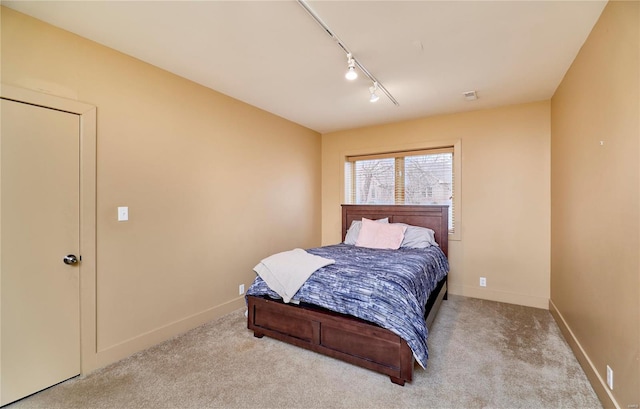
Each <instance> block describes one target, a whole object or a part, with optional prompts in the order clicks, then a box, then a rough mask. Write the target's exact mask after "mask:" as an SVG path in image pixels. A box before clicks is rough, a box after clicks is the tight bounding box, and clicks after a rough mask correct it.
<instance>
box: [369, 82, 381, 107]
mask: <svg viewBox="0 0 640 409" xmlns="http://www.w3.org/2000/svg"><path fill="white" fill-rule="evenodd" d="M377 90H378V83H377V82H374V83H373V85H372V86H371V87H369V92H370V93H371V97H370V98H369V102H376V101H378V100H379V99H380V97H379V96H378V94H376V91H377Z"/></svg>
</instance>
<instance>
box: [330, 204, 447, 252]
mask: <svg viewBox="0 0 640 409" xmlns="http://www.w3.org/2000/svg"><path fill="white" fill-rule="evenodd" d="M363 217H366V218H367V219H372V220H376V219H384V218H385V217H388V218H389V223H406V224H411V225H413V226H420V227H428V228H430V229H431V230H433V231H434V232H435V233H436V234H435V237H436V242H438V245H439V246H440V249H442V251H443V252H444V254H445V255H447V256H448V255H449V206H439V205H410V206H409V205H342V240H344V238H345V236H346V235H347V230H348V229H349V226H351V222H352V221H354V220H362V218H363Z"/></svg>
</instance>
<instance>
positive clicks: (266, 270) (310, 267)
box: [253, 249, 335, 303]
mask: <svg viewBox="0 0 640 409" xmlns="http://www.w3.org/2000/svg"><path fill="white" fill-rule="evenodd" d="M334 263H335V260H331V259H328V258H323V257H320V256H315V255H313V254H309V253H307V252H306V251H304V250H302V249H294V250H289V251H284V252H282V253H277V254H274V255H272V256H269V257H267V258H265V259H263V260H262V261H261V262H260V263H258V265H256V266H255V267H254V268H253V271H255V272H256V273H258V275H259V276H260V278H262V279H263V280H264V281H265V283H267V285H268V286H269V287H270V288H271V289H272V290H273V291H275V292H276V293H278V294H279V295H280V296H281V297H282V300H283V301H284V302H286V303H288V302H289V301H291V298H292V297H293V296H294V295H295V294H296V293H297V292H298V290H299V289H300V287H302V284H304V282H305V281H307V279H308V278H309V277H310V276H311V274H313V272H314V271H316V270H318V269H319V268H322V267H324V266H328V265H329V264H334Z"/></svg>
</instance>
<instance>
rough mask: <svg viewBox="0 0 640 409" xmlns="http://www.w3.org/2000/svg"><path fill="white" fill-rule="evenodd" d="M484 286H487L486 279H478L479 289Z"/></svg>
mask: <svg viewBox="0 0 640 409" xmlns="http://www.w3.org/2000/svg"><path fill="white" fill-rule="evenodd" d="M486 286H487V278H486V277H480V287H486Z"/></svg>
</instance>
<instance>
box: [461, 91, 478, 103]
mask: <svg viewBox="0 0 640 409" xmlns="http://www.w3.org/2000/svg"><path fill="white" fill-rule="evenodd" d="M462 95H464V99H466V100H467V101H475V100H476V99H478V94H476V92H475V91H467V92H463V93H462Z"/></svg>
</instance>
